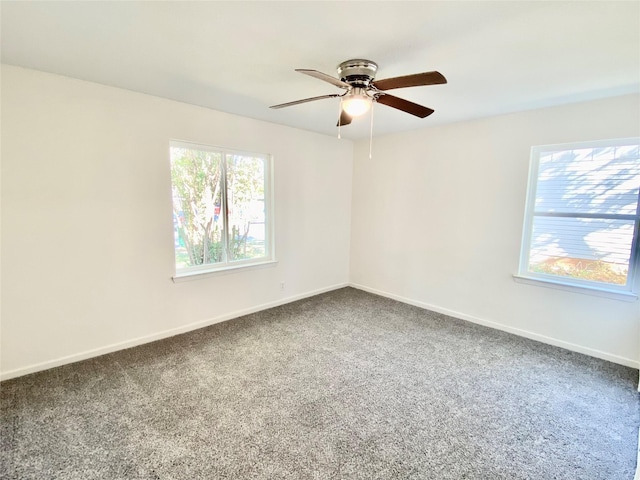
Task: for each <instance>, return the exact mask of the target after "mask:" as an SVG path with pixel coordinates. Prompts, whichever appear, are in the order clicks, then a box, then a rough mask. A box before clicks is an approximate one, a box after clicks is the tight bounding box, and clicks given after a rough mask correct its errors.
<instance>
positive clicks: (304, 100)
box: [269, 93, 340, 108]
mask: <svg viewBox="0 0 640 480" xmlns="http://www.w3.org/2000/svg"><path fill="white" fill-rule="evenodd" d="M339 96H340V95H338V94H337V93H333V94H331V95H320V96H319V97H311V98H304V99H302V100H295V101H293V102H287V103H281V104H280V105H271V106H270V107H269V108H284V107H290V106H292V105H298V104H300V103H307V102H314V101H316V100H323V99H325V98H335V97H339Z"/></svg>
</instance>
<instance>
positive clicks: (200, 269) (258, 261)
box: [169, 140, 277, 282]
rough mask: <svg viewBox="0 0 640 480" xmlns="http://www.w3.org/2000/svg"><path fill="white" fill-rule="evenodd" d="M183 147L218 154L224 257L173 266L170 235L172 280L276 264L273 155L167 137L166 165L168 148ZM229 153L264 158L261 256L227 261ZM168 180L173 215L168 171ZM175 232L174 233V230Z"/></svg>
mask: <svg viewBox="0 0 640 480" xmlns="http://www.w3.org/2000/svg"><path fill="white" fill-rule="evenodd" d="M174 147H175V148H184V149H193V150H200V151H206V152H211V153H216V154H220V156H221V162H220V170H221V175H220V212H221V213H222V218H223V231H222V242H223V258H224V260H223V261H221V262H216V263H207V264H202V265H194V266H190V267H185V268H178V267H177V265H176V247H175V238H174V247H173V267H174V275H173V277H172V279H173V281H174V282H176V281H180V280H190V279H194V278H199V277H201V276H208V275H215V274H223V273H231V272H234V271H238V270H244V269H250V268H260V267H264V266H268V265H271V264H276V263H277V260H276V257H275V232H274V230H275V228H274V226H275V221H274V196H273V195H274V194H273V191H274V174H273V163H274V162H273V155H271V154H266V153H257V152H250V151H247V150H237V149H231V148H226V147H218V146H214V145H207V144H201V143H195V142H189V141H184V140H170V142H169V166H170V168H171V166H172V159H171V148H174ZM232 156H247V157H252V158H260V159H262V160H263V161H264V203H265V206H264V212H265V225H264V227H265V239H264V242H265V255H264V256H262V257H258V258H249V259H241V260H229V218H228V209H227V204H228V192H227V159H228V157H232ZM170 181H171V210H172V214H173V208H174V204H173V176H172V175H171V173H170ZM174 235H175V233H174Z"/></svg>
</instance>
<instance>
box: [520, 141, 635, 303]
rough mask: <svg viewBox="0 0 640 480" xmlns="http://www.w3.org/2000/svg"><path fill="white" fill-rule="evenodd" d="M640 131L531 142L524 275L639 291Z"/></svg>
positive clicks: (540, 278)
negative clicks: (544, 143) (622, 136)
mask: <svg viewBox="0 0 640 480" xmlns="http://www.w3.org/2000/svg"><path fill="white" fill-rule="evenodd" d="M639 199H640V138H626V139H617V140H605V141H595V142H581V143H573V144H563V145H549V146H538V147H533V148H532V151H531V166H530V172H529V188H528V193H527V205H526V212H525V222H524V233H523V239H522V251H521V256H520V269H519V270H520V271H519V275H518V277H521V278H525V279H533V280H539V281H544V282H548V283H551V284H556V285H558V284H559V285H566V286H572V287H586V288H591V289H596V290H600V291H610V292H619V293H623V294H624V293H627V294H634V293H637V288H638V274H639V272H638V269H639V268H640V267H639V265H638V264H639V263H640V262H639V260H638V257H639V255H640V252H639V247H638V243H639V240H638V236H639V232H638V229H639V223H640V207H639Z"/></svg>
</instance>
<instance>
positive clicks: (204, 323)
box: [0, 283, 349, 381]
mask: <svg viewBox="0 0 640 480" xmlns="http://www.w3.org/2000/svg"><path fill="white" fill-rule="evenodd" d="M348 286H349V284H348V283H340V284H336V285H331V286H329V287H325V288H320V289H318V290H313V291H309V292H305V293H301V294H298V295H293V296H290V297H286V298H281V299H279V300H275V301H273V302H267V303H263V304H261V305H256V306H254V307H250V308H245V309H243V310H237V311H235V312H231V313H227V314H225V315H220V316H218V317H214V318H209V319H206V320H201V321H198V322H193V323H189V324H187V325H182V326H180V327H176V328H171V329H168V330H163V331H162V332H157V333H153V334H151V335H145V336H143V337H138V338H134V339H132V340H126V341H124V342H118V343H113V344H111V345H106V346H104V347H100V348H95V349H92V350H87V351H84V352H81V353H76V354H73V355H67V356H65V357H60V358H57V359H55V360H49V361H46V362H42V363H37V364H34V365H30V366H28V367H22V368H17V369H15V370H10V371H8V372H2V373H0V381H2V380H9V379H10V378H15V377H21V376H23V375H28V374H30V373H36V372H40V371H42V370H48V369H50V368H54V367H59V366H61V365H67V364H69V363H75V362H79V361H81V360H87V359H89V358H94V357H99V356H100V355H105V354H107V353H113V352H117V351H118V350H124V349H125V348H131V347H136V346H138V345H143V344H145V343H150V342H155V341H156V340H162V339H163V338H169V337H173V336H175V335H180V334H181V333H186V332H191V331H193V330H198V329H199V328H203V327H208V326H209V325H213V324H216V323H221V322H225V321H227V320H231V319H234V318H238V317H242V316H244V315H249V314H250V313H255V312H259V311H261V310H267V309H269V308H273V307H278V306H280V305H285V304H287V303H291V302H295V301H298V300H302V299H303V298H308V297H313V296H314V295H319V294H321V293H326V292H330V291H332V290H337V289H339V288H344V287H348Z"/></svg>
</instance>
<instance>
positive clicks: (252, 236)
mask: <svg viewBox="0 0 640 480" xmlns="http://www.w3.org/2000/svg"><path fill="white" fill-rule="evenodd" d="M170 148H171V184H172V191H173V225H174V235H175V266H176V276H178V277H179V276H184V275H191V274H197V273H206V272H212V271H216V270H226V269H229V268H237V267H242V266H247V265H254V264H257V263H265V262H269V261H272V260H273V240H272V234H273V232H272V214H271V204H270V203H271V202H270V198H271V189H272V185H271V158H270V157H269V156H268V155H262V154H254V153H244V152H238V151H233V150H227V149H222V148H217V147H210V146H206V145H196V144H191V143H184V142H176V141H174V142H171V147H170Z"/></svg>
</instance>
